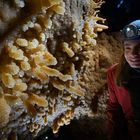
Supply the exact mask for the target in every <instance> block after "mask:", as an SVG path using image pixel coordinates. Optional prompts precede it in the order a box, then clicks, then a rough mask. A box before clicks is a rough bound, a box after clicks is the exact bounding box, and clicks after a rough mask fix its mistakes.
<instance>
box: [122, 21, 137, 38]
mask: <svg viewBox="0 0 140 140" xmlns="http://www.w3.org/2000/svg"><path fill="white" fill-rule="evenodd" d="M122 34H123V39H124V40H139V39H140V20H135V21H133V22H131V23H129V24H128V25H126V26H125V27H124V28H123V30H122Z"/></svg>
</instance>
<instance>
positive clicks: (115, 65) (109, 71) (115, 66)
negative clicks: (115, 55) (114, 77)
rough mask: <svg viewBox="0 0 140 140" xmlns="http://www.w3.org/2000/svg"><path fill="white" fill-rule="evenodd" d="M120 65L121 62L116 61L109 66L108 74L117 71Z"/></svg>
mask: <svg viewBox="0 0 140 140" xmlns="http://www.w3.org/2000/svg"><path fill="white" fill-rule="evenodd" d="M118 65H119V64H118V63H116V64H114V65H112V66H111V67H109V68H108V69H107V73H108V74H109V73H115V71H116V69H117V67H118Z"/></svg>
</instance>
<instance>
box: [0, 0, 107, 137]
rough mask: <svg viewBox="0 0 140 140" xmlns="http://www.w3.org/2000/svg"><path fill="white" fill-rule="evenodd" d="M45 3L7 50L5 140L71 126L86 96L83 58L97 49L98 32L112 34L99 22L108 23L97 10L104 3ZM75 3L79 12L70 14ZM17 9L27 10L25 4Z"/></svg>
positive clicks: (1, 130)
mask: <svg viewBox="0 0 140 140" xmlns="http://www.w3.org/2000/svg"><path fill="white" fill-rule="evenodd" d="M41 2H42V3H41V10H40V11H39V12H38V13H37V14H36V15H35V16H33V17H31V18H30V20H28V21H26V23H24V24H23V25H22V27H20V30H19V31H18V32H17V34H16V36H15V37H14V38H13V39H9V40H8V41H5V43H4V44H3V46H2V47H3V49H2V50H1V54H0V60H1V61H0V83H1V84H0V112H1V113H0V137H3V136H8V135H9V134H12V136H13V137H15V138H17V136H16V134H21V133H25V132H29V133H32V135H33V136H37V135H38V133H39V131H41V129H43V128H44V127H45V126H48V127H52V129H53V132H54V133H57V132H58V130H59V128H60V126H63V125H68V124H69V123H70V121H71V119H73V117H74V111H75V109H76V108H77V106H79V104H80V100H81V99H82V100H83V99H84V96H85V95H86V91H85V90H84V89H83V88H82V87H81V86H80V84H79V83H78V77H79V75H80V71H81V68H82V62H83V58H82V53H83V51H84V49H85V48H86V47H95V45H96V37H97V32H98V31H102V30H103V29H107V26H105V25H101V24H99V23H97V22H98V21H101V22H104V19H102V18H100V17H98V14H97V11H96V8H99V7H100V6H101V4H102V3H103V1H98V2H95V1H92V0H88V1H83V0H77V1H74V0H72V1H71V0H64V1H63V0H42V1H41ZM76 2H77V9H75V8H74V9H71V8H70V6H76V5H75V4H76ZM15 4H16V5H17V6H18V7H20V8H24V7H26V1H20V0H15ZM84 5H86V6H85V7H84ZM83 7H84V11H82V10H83ZM78 8H79V9H78ZM81 11H82V12H83V15H82V13H80V12H81ZM13 130H14V131H13Z"/></svg>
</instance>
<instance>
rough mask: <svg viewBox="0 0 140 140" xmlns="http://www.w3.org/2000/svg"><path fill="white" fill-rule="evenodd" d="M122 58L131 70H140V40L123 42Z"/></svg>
mask: <svg viewBox="0 0 140 140" xmlns="http://www.w3.org/2000/svg"><path fill="white" fill-rule="evenodd" d="M124 56H125V59H126V61H127V62H128V64H129V65H130V66H131V67H132V68H140V40H129V41H124Z"/></svg>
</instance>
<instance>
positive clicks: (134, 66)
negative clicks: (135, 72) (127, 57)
mask: <svg viewBox="0 0 140 140" xmlns="http://www.w3.org/2000/svg"><path fill="white" fill-rule="evenodd" d="M130 67H132V68H140V65H139V66H136V65H130Z"/></svg>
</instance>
